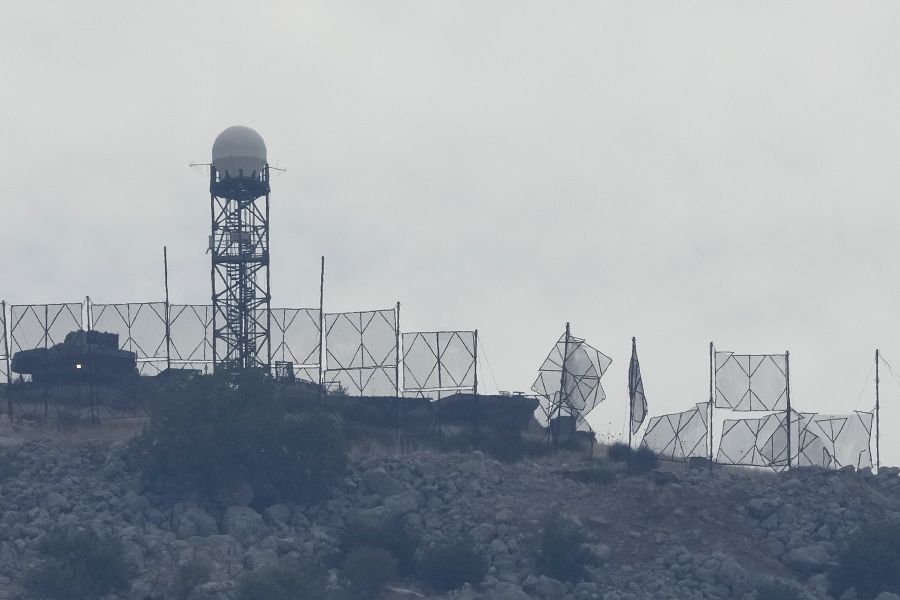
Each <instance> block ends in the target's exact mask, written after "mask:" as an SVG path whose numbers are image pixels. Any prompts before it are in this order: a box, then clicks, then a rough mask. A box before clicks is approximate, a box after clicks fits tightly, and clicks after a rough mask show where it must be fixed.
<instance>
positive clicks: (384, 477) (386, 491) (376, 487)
mask: <svg viewBox="0 0 900 600" xmlns="http://www.w3.org/2000/svg"><path fill="white" fill-rule="evenodd" d="M362 478H363V482H364V483H365V484H366V487H368V488H369V490H370V491H371V492H372V493H374V494H378V495H379V496H381V497H382V498H389V497H391V496H394V495H396V494H399V493H401V492H403V490H404V489H406V488H404V487H403V484H402V483H400V482H399V481H397V480H396V479H394V478H393V477H391V476H390V474H388V472H387V471H385V470H384V469H382V468H380V467H379V468H375V469H369V470H368V471H366V472H365V473H363V475H362Z"/></svg>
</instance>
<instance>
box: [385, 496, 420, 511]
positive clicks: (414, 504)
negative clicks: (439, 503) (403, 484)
mask: <svg viewBox="0 0 900 600" xmlns="http://www.w3.org/2000/svg"><path fill="white" fill-rule="evenodd" d="M424 505H425V496H423V495H422V493H421V492H419V491H417V490H409V491H406V492H401V493H399V494H395V495H393V496H390V497H388V498H385V500H384V506H385V507H386V508H387V509H388V510H390V511H391V512H392V513H393V514H395V515H405V514H407V513H412V512H416V511H417V510H419V507H420V506H424Z"/></svg>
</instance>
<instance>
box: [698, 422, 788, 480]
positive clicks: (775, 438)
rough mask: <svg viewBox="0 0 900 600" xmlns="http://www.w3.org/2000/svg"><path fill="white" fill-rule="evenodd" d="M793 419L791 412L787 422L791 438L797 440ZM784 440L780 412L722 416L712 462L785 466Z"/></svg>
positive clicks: (785, 447)
mask: <svg viewBox="0 0 900 600" xmlns="http://www.w3.org/2000/svg"><path fill="white" fill-rule="evenodd" d="M797 421H798V418H797V414H796V413H794V415H793V421H792V422H791V427H792V429H793V431H792V436H793V439H794V440H796V439H797V436H796V431H797ZM787 440H788V437H787V425H786V421H785V414H784V413H777V414H771V415H767V416H765V417H759V418H753V419H726V420H725V423H724V424H723V426H722V438H721V441H720V442H719V450H718V452H717V453H716V462H719V463H722V464H727V465H752V466H757V467H782V466H787ZM794 448H796V445H795V446H794Z"/></svg>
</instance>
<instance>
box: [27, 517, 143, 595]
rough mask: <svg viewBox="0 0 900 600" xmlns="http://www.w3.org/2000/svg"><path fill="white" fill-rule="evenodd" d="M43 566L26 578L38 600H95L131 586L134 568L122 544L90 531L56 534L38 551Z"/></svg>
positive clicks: (39, 566)
mask: <svg viewBox="0 0 900 600" xmlns="http://www.w3.org/2000/svg"><path fill="white" fill-rule="evenodd" d="M38 550H39V552H40V553H41V555H42V557H43V559H42V561H41V563H40V564H39V565H38V566H37V567H35V568H34V569H32V570H31V571H30V572H28V573H27V574H26V576H25V581H24V585H25V589H27V590H28V591H29V592H31V593H32V594H33V595H35V596H37V597H39V598H46V599H48V600H64V599H65V600H68V599H69V598H80V599H82V600H95V599H97V598H100V597H102V596H105V595H107V594H109V593H112V592H115V591H118V590H122V589H124V588H126V587H127V586H128V580H129V578H130V575H131V566H130V565H129V564H128V562H127V561H126V560H125V558H124V550H123V548H122V544H121V542H119V541H118V540H116V539H114V538H108V537H100V536H98V535H96V534H94V533H92V532H88V531H76V532H68V531H55V532H52V533H50V534H48V535H47V537H46V538H44V540H43V541H42V542H41V544H40V546H39V548H38Z"/></svg>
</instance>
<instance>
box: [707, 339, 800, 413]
mask: <svg viewBox="0 0 900 600" xmlns="http://www.w3.org/2000/svg"><path fill="white" fill-rule="evenodd" d="M715 380H716V407H717V408H730V409H732V410H736V411H754V410H766V411H768V410H771V411H774V410H783V409H785V408H786V407H787V384H788V382H787V357H786V356H785V355H784V354H760V355H757V354H734V353H732V352H716V378H715Z"/></svg>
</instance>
